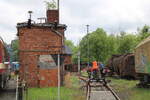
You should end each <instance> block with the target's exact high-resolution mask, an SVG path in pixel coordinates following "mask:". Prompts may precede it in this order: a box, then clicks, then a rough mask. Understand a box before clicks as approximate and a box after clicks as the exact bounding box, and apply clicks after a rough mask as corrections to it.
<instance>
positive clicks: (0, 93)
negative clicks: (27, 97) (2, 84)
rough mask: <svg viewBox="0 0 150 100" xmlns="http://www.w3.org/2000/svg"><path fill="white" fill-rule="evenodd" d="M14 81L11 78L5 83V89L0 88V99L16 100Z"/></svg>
mask: <svg viewBox="0 0 150 100" xmlns="http://www.w3.org/2000/svg"><path fill="white" fill-rule="evenodd" d="M15 88H16V81H15V80H13V79H11V80H9V81H8V83H7V88H6V89H5V90H0V100H16V92H15Z"/></svg>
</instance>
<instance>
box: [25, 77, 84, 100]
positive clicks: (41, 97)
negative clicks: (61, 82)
mask: <svg viewBox="0 0 150 100" xmlns="http://www.w3.org/2000/svg"><path fill="white" fill-rule="evenodd" d="M66 80H67V82H66V83H67V84H66V86H64V87H61V89H60V95H61V100H85V94H84V92H83V91H81V90H79V84H80V83H79V79H78V77H77V76H75V75H69V76H68V77H67V79H66ZM67 85H69V86H67ZM25 94H28V95H24V98H25V100H57V87H49V88H29V89H28V93H25Z"/></svg>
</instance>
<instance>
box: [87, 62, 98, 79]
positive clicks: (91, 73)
mask: <svg viewBox="0 0 150 100" xmlns="http://www.w3.org/2000/svg"><path fill="white" fill-rule="evenodd" d="M87 72H88V74H89V78H96V77H97V75H98V72H99V66H98V64H97V61H93V62H92V67H91V68H89V69H88V70H87Z"/></svg>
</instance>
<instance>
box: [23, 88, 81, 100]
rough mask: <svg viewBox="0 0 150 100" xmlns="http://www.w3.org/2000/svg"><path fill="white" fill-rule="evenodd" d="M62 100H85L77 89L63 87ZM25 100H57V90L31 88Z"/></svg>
mask: <svg viewBox="0 0 150 100" xmlns="http://www.w3.org/2000/svg"><path fill="white" fill-rule="evenodd" d="M60 94H61V100H76V99H75V98H78V97H79V98H78V100H83V99H82V98H83V97H81V94H82V92H81V91H79V90H75V89H69V88H65V87H61V93H60ZM25 98H27V99H25V100H57V88H55V87H52V88H30V89H28V95H26V96H25Z"/></svg>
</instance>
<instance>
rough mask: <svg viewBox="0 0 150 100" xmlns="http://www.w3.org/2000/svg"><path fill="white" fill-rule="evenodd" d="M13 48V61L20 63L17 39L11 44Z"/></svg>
mask: <svg viewBox="0 0 150 100" xmlns="http://www.w3.org/2000/svg"><path fill="white" fill-rule="evenodd" d="M11 47H12V57H11V58H12V61H18V60H19V40H18V39H15V40H13V41H12V43H11Z"/></svg>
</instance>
